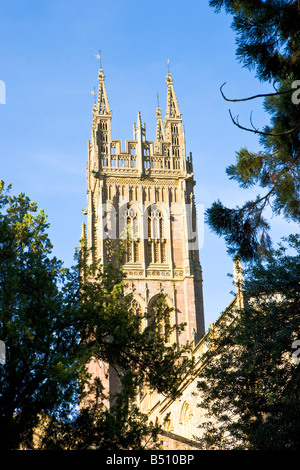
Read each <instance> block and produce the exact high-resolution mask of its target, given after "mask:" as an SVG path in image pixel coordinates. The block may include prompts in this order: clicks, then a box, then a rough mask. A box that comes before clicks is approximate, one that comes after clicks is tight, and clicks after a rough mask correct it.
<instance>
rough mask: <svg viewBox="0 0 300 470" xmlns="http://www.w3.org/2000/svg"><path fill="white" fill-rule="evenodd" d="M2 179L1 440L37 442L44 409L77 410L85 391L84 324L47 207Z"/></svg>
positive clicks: (6, 443) (7, 444)
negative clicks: (81, 364)
mask: <svg viewBox="0 0 300 470" xmlns="http://www.w3.org/2000/svg"><path fill="white" fill-rule="evenodd" d="M9 190H10V187H9V188H8V189H7V190H5V187H4V183H3V182H1V186H0V208H1V212H0V259H1V263H0V337H1V340H2V341H3V342H4V344H5V346H6V352H7V354H6V361H5V364H2V365H0V373H1V380H0V447H1V448H2V449H16V448H19V447H20V446H24V447H27V448H30V447H32V445H33V437H34V429H35V427H36V426H37V425H38V423H39V420H40V418H41V417H42V416H43V415H47V416H51V415H53V416H60V417H62V416H64V415H68V414H69V413H71V412H72V407H73V406H74V403H75V400H76V395H77V357H76V355H77V350H76V348H77V346H76V345H77V343H78V338H77V335H78V328H77V326H76V318H75V317H74V311H73V310H72V309H70V308H69V304H70V301H69V298H68V297H69V294H70V293H69V292H68V289H66V286H67V283H68V280H69V279H68V274H67V272H66V271H65V270H64V269H63V266H62V263H61V262H60V261H59V260H57V259H56V257H52V258H50V256H49V255H50V253H51V250H52V245H51V243H50V240H49V238H48V235H47V233H46V230H47V229H48V224H47V221H46V215H45V213H44V212H43V211H42V210H40V211H38V208H37V205H36V203H34V202H31V201H30V200H29V198H28V197H26V196H25V195H24V194H20V195H19V196H10V195H9Z"/></svg>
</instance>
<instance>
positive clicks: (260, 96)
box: [220, 0, 300, 103]
mask: <svg viewBox="0 0 300 470" xmlns="http://www.w3.org/2000/svg"><path fill="white" fill-rule="evenodd" d="M299 1H300V0H299ZM224 85H226V82H224V83H223V85H221V87H220V92H221V95H222V97H223V98H224V100H225V101H231V102H232V103H235V102H237V101H249V100H254V99H256V98H265V97H267V96H277V95H284V94H286V93H293V92H294V91H295V89H294V88H291V89H289V90H284V91H277V92H276V93H261V94H258V95H253V96H249V97H248V98H236V99H230V98H226V96H225V95H224V93H223V90H222V88H223V86H224Z"/></svg>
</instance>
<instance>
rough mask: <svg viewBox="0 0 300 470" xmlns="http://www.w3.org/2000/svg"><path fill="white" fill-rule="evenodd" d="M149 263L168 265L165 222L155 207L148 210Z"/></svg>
mask: <svg viewBox="0 0 300 470" xmlns="http://www.w3.org/2000/svg"><path fill="white" fill-rule="evenodd" d="M148 262H149V263H166V262H167V259H166V234H165V221H164V218H163V215H162V212H161V211H160V210H159V209H158V208H157V207H155V206H152V207H150V209H149V210H148Z"/></svg>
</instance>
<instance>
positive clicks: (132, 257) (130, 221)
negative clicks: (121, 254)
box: [120, 206, 140, 263]
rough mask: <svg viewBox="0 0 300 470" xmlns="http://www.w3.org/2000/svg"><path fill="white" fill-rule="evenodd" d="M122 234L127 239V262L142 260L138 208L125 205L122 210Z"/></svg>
mask: <svg viewBox="0 0 300 470" xmlns="http://www.w3.org/2000/svg"><path fill="white" fill-rule="evenodd" d="M120 222H121V223H120V236H122V237H123V238H125V239H126V256H125V262H126V263H136V262H138V261H140V246H139V245H140V240H139V220H138V215H137V212H136V210H135V209H134V208H133V207H132V206H129V207H127V206H126V207H124V208H123V210H122V211H121V220H120Z"/></svg>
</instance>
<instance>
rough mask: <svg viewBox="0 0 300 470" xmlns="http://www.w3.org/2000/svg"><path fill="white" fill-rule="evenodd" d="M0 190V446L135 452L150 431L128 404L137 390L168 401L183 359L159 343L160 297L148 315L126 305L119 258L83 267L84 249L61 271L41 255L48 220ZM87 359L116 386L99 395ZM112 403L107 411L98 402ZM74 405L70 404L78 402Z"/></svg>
mask: <svg viewBox="0 0 300 470" xmlns="http://www.w3.org/2000/svg"><path fill="white" fill-rule="evenodd" d="M9 189H10V188H8V190H5V188H4V183H3V182H1V192H0V207H1V213H0V259H1V264H0V339H1V341H3V342H4V344H5V346H6V351H7V354H6V361H5V363H4V364H2V362H3V361H1V364H0V374H1V380H0V448H2V449H17V448H20V447H23V448H26V449H30V448H34V447H39V448H40V449H88V448H101V449H139V448H148V447H151V446H155V445H157V436H158V430H159V428H158V427H155V426H153V425H152V424H151V423H148V420H147V416H146V415H144V414H142V413H141V412H140V411H139V409H138V406H137V404H136V402H135V400H136V399H137V397H138V394H139V393H143V391H144V390H145V387H147V389H148V390H151V389H152V390H156V391H158V392H160V393H163V394H165V395H169V396H171V397H175V396H176V395H177V390H178V385H179V383H180V381H181V380H182V377H183V376H184V375H185V374H186V373H188V371H189V370H190V367H192V361H189V360H188V359H186V360H184V359H182V353H183V352H184V350H185V349H187V348H188V347H189V346H188V345H187V346H186V347H184V348H178V347H177V345H175V344H171V345H166V343H165V339H166V337H167V336H169V335H170V334H171V333H172V331H173V330H175V329H176V330H177V331H178V334H179V333H180V331H181V330H182V329H183V328H184V325H176V326H170V325H169V322H168V318H169V314H170V309H169V308H168V307H167V305H166V303H165V301H164V296H163V295H161V296H160V298H159V300H158V303H157V309H156V318H155V321H149V320H150V319H148V318H147V316H146V314H145V313H142V312H141V313H140V314H136V312H134V311H133V310H132V309H131V301H132V294H126V293H125V287H126V286H125V282H126V280H125V278H124V274H123V271H122V263H121V258H120V256H121V254H120V253H122V251H117V253H116V255H117V256H116V257H115V260H114V261H112V262H110V263H109V264H108V265H107V266H106V267H105V268H102V267H101V266H100V265H97V266H96V265H89V264H88V262H87V252H86V249H85V247H84V246H82V249H81V250H80V251H79V252H77V254H76V265H75V266H74V267H73V268H71V269H66V268H64V267H63V263H62V262H61V261H59V260H57V259H56V258H55V257H51V251H52V245H51V242H50V240H49V237H48V235H47V229H48V227H49V224H48V223H47V218H46V215H45V214H44V212H43V211H42V210H40V211H39V212H38V208H37V205H36V203H34V202H31V201H30V200H29V198H28V197H26V196H25V195H24V194H20V195H19V196H10V194H9ZM91 361H96V362H99V363H106V364H108V363H109V364H110V366H111V367H112V368H113V369H114V371H115V373H116V375H117V377H118V383H119V388H118V389H117V390H116V393H115V395H114V396H113V397H109V396H107V391H106V390H105V387H104V384H103V383H102V381H101V378H100V377H93V376H92V375H91V374H90V372H89V368H88V365H89V364H90V363H91ZM108 398H110V399H111V398H112V399H113V400H112V404H111V406H110V407H109V408H107V406H106V404H107V399H108ZM78 406H79V408H78Z"/></svg>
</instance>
